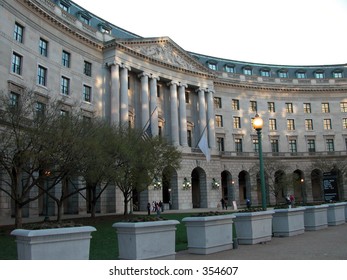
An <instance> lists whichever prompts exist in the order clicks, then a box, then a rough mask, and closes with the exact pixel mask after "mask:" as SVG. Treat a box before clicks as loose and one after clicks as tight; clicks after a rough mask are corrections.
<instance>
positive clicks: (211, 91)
mask: <svg viewBox="0 0 347 280" xmlns="http://www.w3.org/2000/svg"><path fill="white" fill-rule="evenodd" d="M206 90H207V92H209V93H212V94H215V93H216V91H215V90H214V89H209V88H207V89H206Z"/></svg>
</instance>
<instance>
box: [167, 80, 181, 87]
mask: <svg viewBox="0 0 347 280" xmlns="http://www.w3.org/2000/svg"><path fill="white" fill-rule="evenodd" d="M179 84H180V83H179V82H177V81H170V82H168V83H167V86H172V85H176V86H178V85H179Z"/></svg>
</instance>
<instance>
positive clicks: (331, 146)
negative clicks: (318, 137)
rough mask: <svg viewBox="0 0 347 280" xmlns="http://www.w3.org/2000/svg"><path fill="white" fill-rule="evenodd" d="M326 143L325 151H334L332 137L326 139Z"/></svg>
mask: <svg viewBox="0 0 347 280" xmlns="http://www.w3.org/2000/svg"><path fill="white" fill-rule="evenodd" d="M326 145H327V151H328V152H333V151H335V147H334V139H327V140H326Z"/></svg>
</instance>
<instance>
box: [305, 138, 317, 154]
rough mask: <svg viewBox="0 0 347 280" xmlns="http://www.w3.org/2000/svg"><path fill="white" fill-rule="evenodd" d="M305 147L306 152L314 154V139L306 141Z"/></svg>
mask: <svg viewBox="0 0 347 280" xmlns="http://www.w3.org/2000/svg"><path fill="white" fill-rule="evenodd" d="M307 147H308V151H309V152H310V153H314V152H315V151H316V142H315V140H314V139H308V140H307Z"/></svg>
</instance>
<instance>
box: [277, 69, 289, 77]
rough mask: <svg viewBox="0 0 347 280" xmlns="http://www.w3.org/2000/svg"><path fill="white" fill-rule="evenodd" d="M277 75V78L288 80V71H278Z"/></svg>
mask: <svg viewBox="0 0 347 280" xmlns="http://www.w3.org/2000/svg"><path fill="white" fill-rule="evenodd" d="M277 75H278V77H279V78H288V77H289V75H288V71H287V70H284V69H283V70H278V72H277Z"/></svg>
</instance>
